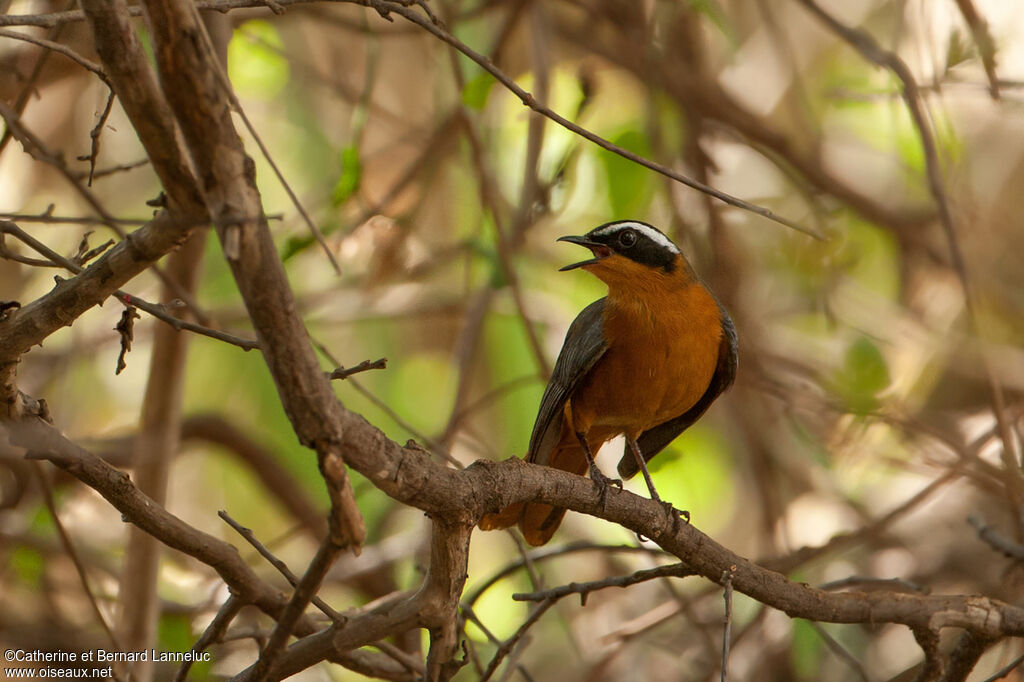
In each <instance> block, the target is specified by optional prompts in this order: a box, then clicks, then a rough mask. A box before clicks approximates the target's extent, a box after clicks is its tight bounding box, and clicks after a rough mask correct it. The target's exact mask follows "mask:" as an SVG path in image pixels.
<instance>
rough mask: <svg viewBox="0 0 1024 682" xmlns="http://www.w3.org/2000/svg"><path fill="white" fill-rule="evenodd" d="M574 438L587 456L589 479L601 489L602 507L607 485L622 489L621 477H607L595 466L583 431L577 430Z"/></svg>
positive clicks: (595, 463) (606, 493)
mask: <svg viewBox="0 0 1024 682" xmlns="http://www.w3.org/2000/svg"><path fill="white" fill-rule="evenodd" d="M576 440H578V441H579V442H580V447H581V448H583V454H584V455H585V456H586V458H587V465H588V466H589V467H590V480H592V481H593V482H594V483H596V484H597V487H598V488H599V489H600V491H601V507H604V504H605V500H606V498H607V496H608V486H609V485H615V486H618V487H619V490H622V479H621V478H608V477H607V476H605V475H604V474H603V473H602V472H601V470H600V469H598V468H597V462H595V461H594V455H593V453H591V452H590V443H588V442H587V436H586V434H585V433H583V432H582V431H577V432H576Z"/></svg>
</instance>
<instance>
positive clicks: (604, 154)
mask: <svg viewBox="0 0 1024 682" xmlns="http://www.w3.org/2000/svg"><path fill="white" fill-rule="evenodd" d="M612 142H614V143H615V144H617V145H618V146H620V147H622V148H624V149H628V150H629V151H631V152H634V153H635V154H639V155H640V156H650V151H651V150H650V145H649V144H648V142H647V138H646V137H644V136H643V135H642V134H641V133H640V132H638V131H636V130H627V131H626V132H624V133H621V134H619V135H617V136H615V137H613V138H612ZM598 158H599V159H600V161H601V166H602V168H604V173H605V178H606V179H607V184H608V203H609V204H610V208H611V215H613V216H615V217H618V218H628V217H631V216H637V215H643V214H644V213H646V212H647V206H648V204H649V203H650V201H651V198H652V197H653V196H654V174H653V173H651V172H650V171H648V170H647V169H646V168H644V167H643V166H641V165H640V164H637V163H633V162H632V161H630V160H629V159H626V158H623V157H622V156H619V155H618V154H616V153H614V152H610V151H608V150H607V149H602V150H600V151H599V152H598Z"/></svg>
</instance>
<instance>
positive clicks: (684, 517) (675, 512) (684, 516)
mask: <svg viewBox="0 0 1024 682" xmlns="http://www.w3.org/2000/svg"><path fill="white" fill-rule="evenodd" d="M661 506H662V507H664V508H665V514H666V515H667V516H668V519H669V523H670V524H671V526H672V532H673V533H675V532H677V531H678V530H679V522H680V521H682V522H683V523H690V512H688V511H686V510H685V509H676V508H675V507H673V506H672V503H671V502H662V503H661Z"/></svg>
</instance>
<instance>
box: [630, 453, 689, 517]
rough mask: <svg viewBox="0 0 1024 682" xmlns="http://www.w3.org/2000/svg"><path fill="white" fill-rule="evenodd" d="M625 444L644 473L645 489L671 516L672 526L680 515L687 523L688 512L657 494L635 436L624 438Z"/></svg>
mask: <svg viewBox="0 0 1024 682" xmlns="http://www.w3.org/2000/svg"><path fill="white" fill-rule="evenodd" d="M626 444H627V445H628V446H629V449H630V451H631V452H632V453H633V457H634V458H635V459H636V464H637V466H639V467H640V471H641V473H643V475H644V481H645V482H646V483H647V489H648V490H649V491H650V492H651V499H652V500H654V501H655V502H657V503H658V504H660V505H661V506H662V507H664V508H665V511H666V512H668V514H669V516H670V517H671V518H672V527H673V528H675V524H676V522H677V521H678V520H679V519H680V517H682V518H683V519H685V520H686V522H687V523H689V522H690V512H688V511H685V510H683V509H676V508H675V507H674V506H673V505H672V503H671V502H665V501H664V500H662V499H661V496H660V495H658V491H657V490H655V489H654V481H653V480H651V472H650V471H648V470H647V460H645V459H644V454H643V453H642V452H640V445H639V444H638V443H637V442H636V439H635V438H629V437H627V438H626Z"/></svg>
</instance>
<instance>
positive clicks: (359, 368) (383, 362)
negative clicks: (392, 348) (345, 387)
mask: <svg viewBox="0 0 1024 682" xmlns="http://www.w3.org/2000/svg"><path fill="white" fill-rule="evenodd" d="M387 368H388V359H387V358H379V359H377V360H363V361H362V362H360V363H359V364H358V365H356V366H355V367H336V368H335V369H334V371H333V372H331V373H329V374H328V375H327V376H328V377H329V378H330V379H331V380H332V381H333V380H335V379H348V378H349V377H350V376H352V375H353V374H359V373H360V372H365V371H367V370H371V369H387Z"/></svg>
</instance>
